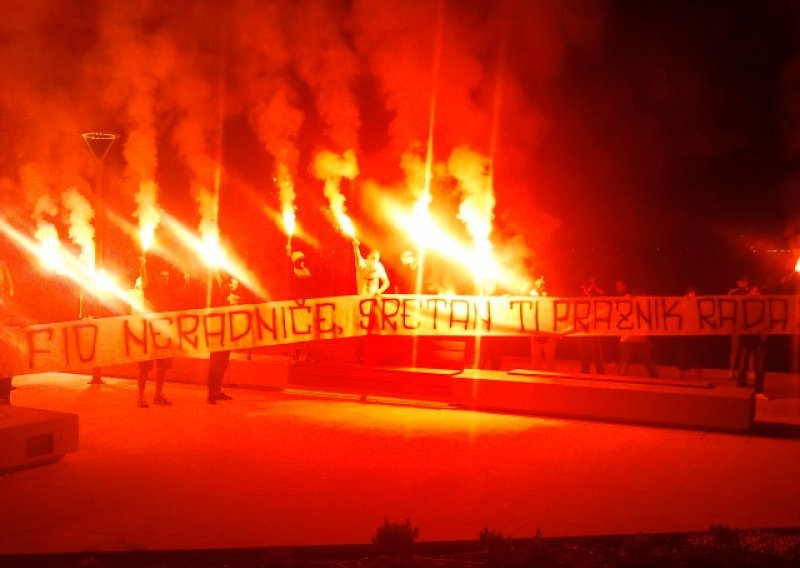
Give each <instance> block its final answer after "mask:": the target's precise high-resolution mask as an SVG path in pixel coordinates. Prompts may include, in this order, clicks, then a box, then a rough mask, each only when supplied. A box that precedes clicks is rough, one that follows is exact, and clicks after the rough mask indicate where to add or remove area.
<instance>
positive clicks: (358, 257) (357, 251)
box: [353, 239, 364, 266]
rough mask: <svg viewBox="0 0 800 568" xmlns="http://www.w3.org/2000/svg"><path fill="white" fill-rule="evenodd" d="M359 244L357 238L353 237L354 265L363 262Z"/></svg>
mask: <svg viewBox="0 0 800 568" xmlns="http://www.w3.org/2000/svg"><path fill="white" fill-rule="evenodd" d="M360 244H361V243H359V242H358V240H357V239H353V254H354V255H355V257H356V266H360V265H361V264H362V263H363V262H364V257H363V256H361V247H360V246H359V245H360Z"/></svg>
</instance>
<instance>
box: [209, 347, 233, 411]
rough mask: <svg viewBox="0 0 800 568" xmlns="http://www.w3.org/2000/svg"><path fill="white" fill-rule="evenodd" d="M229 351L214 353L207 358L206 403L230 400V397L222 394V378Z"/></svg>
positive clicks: (226, 365)
mask: <svg viewBox="0 0 800 568" xmlns="http://www.w3.org/2000/svg"><path fill="white" fill-rule="evenodd" d="M230 356H231V352H230V351H216V352H214V353H212V354H211V355H210V356H209V358H208V377H207V382H208V402H210V403H212V404H213V403H214V402H216V401H217V400H230V398H231V397H230V396H229V395H227V394H225V393H223V392H222V377H223V376H224V375H225V370H226V369H227V368H228V360H229V358H230Z"/></svg>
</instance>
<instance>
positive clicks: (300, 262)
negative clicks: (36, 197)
mask: <svg viewBox="0 0 800 568" xmlns="http://www.w3.org/2000/svg"><path fill="white" fill-rule="evenodd" d="M352 245H353V257H354V265H353V268H354V274H355V287H354V289H355V291H356V293H358V294H360V295H366V296H379V295H381V294H383V293H385V292H387V291H389V290H391V291H392V292H395V293H414V292H415V291H417V290H419V289H420V281H419V263H418V259H417V257H416V255H415V254H414V252H413V251H410V250H407V251H404V252H403V253H402V255H401V257H400V263H399V268H397V269H396V270H395V272H394V285H393V283H392V281H390V278H389V274H388V272H387V270H386V268H385V267H384V265H383V263H382V262H381V258H380V253H379V252H378V251H377V250H370V251H368V252H367V254H366V256H364V255H363V254H362V250H361V243H360V242H359V241H358V240H355V239H354V240H353V242H352ZM286 267H287V269H286V273H285V274H286V278H285V280H286V282H287V283H288V286H287V293H286V294H285V297H286V299H303V298H309V297H315V296H317V295H319V294H318V292H319V290H318V283H317V279H318V277H320V276H322V274H321V272H324V271H322V270H318V269H317V268H316V267H315V266H313V261H312V262H309V258H308V257H307V256H306V253H305V252H304V251H303V250H299V249H297V248H293V247H292V245H291V243H290V244H288V245H287V246H286ZM200 280H201V279H197V278H191V277H190V276H189V275H188V274H186V273H184V272H181V271H179V270H176V267H175V266H172V265H169V264H167V263H165V262H164V261H162V260H160V259H156V260H155V261H147V260H146V259H145V258H144V257H142V258H141V259H140V264H139V274H138V278H137V279H136V284H135V286H134V288H133V289H132V290H131V301H130V305H131V306H132V310H133V311H139V312H146V311H151V312H164V311H173V310H180V309H186V308H192V307H198V306H201V305H206V306H226V305H235V304H239V303H250V302H253V301H257V299H256V298H255V296H253V295H252V294H251V293H250V292H249V291H248V290H245V289H244V288H243V287H242V285H241V283H240V282H239V280H238V279H236V278H235V277H233V276H231V275H229V274H223V273H221V272H220V271H219V270H209V272H208V278H207V279H206V281H205V282H203V281H200ZM530 293H531V294H532V295H537V296H547V295H548V293H549V292H548V289H547V284H546V282H545V279H544V278H543V277H539V278H537V279H536V280H535V281H534V283H533V287H532V289H531V291H530ZM201 294H202V295H203V296H204V300H199V299H198V296H199V295H201ZM580 294H581V295H583V296H587V297H594V296H619V297H631V296H633V295H639V292H638V291H635V290H634V291H631V290H629V289H628V286H627V285H626V283H625V282H624V281H623V280H616V281H615V283H614V287H613V291H612V292H611V293H610V294H607V293H606V291H605V290H604V289H603V288H601V287H600V286H599V284H598V282H597V280H596V279H595V278H589V279H587V280H586V282H585V283H584V284H583V285H582V286H581V287H580ZM695 294H696V293H695V290H694V289H693V288H689V289H687V290H686V295H687V296H689V297H691V296H694V295H695ZM729 294H730V295H732V296H735V295H752V294H759V290H758V288H757V287H755V286H753V285H751V284H750V282H749V279H748V278H747V277H744V276H742V277H740V278H739V279H738V280H737V284H736V287H735V288H733V289H732V290H730V292H729ZM13 295H14V283H13V280H12V277H11V273H10V271H9V269H8V266H7V265H6V263H5V262H0V324H2V326H5V324H6V321H7V319H8V314H7V311H6V305H7V302H8V300H9V299H10V298H11V297H13ZM376 324H377V322H376V321H375V319H374V318H371V319H370V330H369V333H372V332H374V331H375V329H373V328H374V327H376ZM315 339H316V338H315ZM559 340H560V337H559V336H558V335H556V334H546V333H538V334H534V335H532V336H531V339H530V356H531V364H532V367H533V368H534V369H537V370H542V371H551V372H552V371H555V370H556V357H557V353H558V346H559ZM681 341H682V342H683V343H682V345H681V348H680V349H679V351H678V357H679V360H678V365H677V366H678V368H679V373H680V375H679V376H680V378H681V379H687V378H694V379H697V380H699V379H702V369H703V365H702V363H701V361H700V357H699V355H700V353H699V350H698V347H697V343H696V342H695V341H692V338H685V339H682V340H681ZM575 342H576V344H577V347H578V357H579V360H580V371H581V373H585V374H591V373H594V374H599V375H604V374H606V373H607V372H608V366H607V360H608V355H609V353H607V352H608V351H609V344H608V340H607V339H605V338H601V337H593V336H586V337H580V338H577V339H576V340H575ZM486 344H487V346H486V350H487V356H486V357H483V353H482V354H481V355H482V357H481V359H482V360H483V363H482V366H486V367H489V368H492V367H495V368H496V367H498V366H499V360H500V353H499V352H498V351H497V348H496V347H492V343H491V342H490V341H487V342H486ZM364 345H365V343H364V342H363V341H361V342H359V343H358V349H357V356H358V358H359V361H361V360H362V358H363V350H364ZM614 352H615V353H617V352H618V364H617V365H616V367H615V369H614V374H617V375H628V374H629V373H630V371H631V366H632V365H634V364H639V365H642V366H643V367H644V369H645V370H646V371H647V374H648V375H649V376H650V377H652V378H658V377H659V369H658V367H657V366H656V364H655V361H654V357H653V343H652V341H651V340H650V338H648V337H647V336H644V335H636V334H633V333H628V334H622V335H621V336H620V337H619V343H618V350H617V349H616V348H615V349H614ZM765 354H766V337H765V336H762V335H758V334H743V335H735V336H733V337H732V338H731V351H730V370H731V378H732V379H735V380H736V381H737V384H738V385H739V386H742V387H744V386H747V384H748V372H749V371H751V370H752V373H753V376H754V377H753V386H754V389H755V392H756V393H757V394H758V395H759V396H763V395H764V377H765ZM290 356H291V361H292V363H303V362H315V361H317V359H318V355H317V342H316V341H313V340H312V341H308V342H304V343H297V344H293V345H292V346H291V347H290ZM229 360H230V351H216V352H213V353H211V355H210V357H209V364H208V370H207V376H206V383H207V386H208V392H207V400H208V402H209V403H210V404H216V403H217V402H218V401H225V400H230V399H231V397H230V395H228V394H227V393H225V392H224V391H223V390H222V383H223V377H224V374H225V372H226V370H227V368H228V364H229ZM171 367H172V360H171V359H170V358H160V359H155V360H147V361H142V362H140V363H139V365H138V390H137V393H138V396H137V405H138V406H139V407H141V408H148V407H149V406H150V405H151V404H153V405H157V406H169V405H171V404H172V402H171V401H170V400H169V398H167V396H166V394H165V392H164V389H165V386H164V385H165V380H166V377H167V373H168V371H169V369H170V368H171ZM153 371H154V382H155V387H154V392H153V396H152V399H150V400H151V402H148V400H147V398H146V388H147V383H148V381H149V380H150V375H151V372H153ZM12 388H13V387H12V385H11V379H10V378H0V404H2V403H4V402H6V403H7V402H8V401H9V400H10V391H11V389H12Z"/></svg>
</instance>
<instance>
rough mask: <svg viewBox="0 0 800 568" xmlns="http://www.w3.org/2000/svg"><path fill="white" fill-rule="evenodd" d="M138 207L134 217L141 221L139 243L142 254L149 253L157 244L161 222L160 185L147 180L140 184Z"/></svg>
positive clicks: (137, 195) (137, 196)
mask: <svg viewBox="0 0 800 568" xmlns="http://www.w3.org/2000/svg"><path fill="white" fill-rule="evenodd" d="M136 204H137V205H138V207H137V209H136V213H135V214H134V216H136V217H138V219H139V242H140V244H141V247H142V252H147V251H148V250H150V249H151V248H152V247H153V245H154V244H155V240H156V227H158V224H159V223H160V222H161V212H160V211H159V209H158V184H156V182H155V181H153V180H145V181H143V182H141V183H140V184H139V193H137V194H136Z"/></svg>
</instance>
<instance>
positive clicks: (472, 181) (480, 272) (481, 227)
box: [447, 146, 499, 285]
mask: <svg viewBox="0 0 800 568" xmlns="http://www.w3.org/2000/svg"><path fill="white" fill-rule="evenodd" d="M447 169H448V171H449V172H450V174H451V175H452V176H453V177H454V178H455V179H456V180H457V181H458V187H459V189H460V191H461V196H462V199H461V204H460V205H459V207H458V218H459V219H461V221H462V222H463V223H464V225H465V226H466V229H467V232H468V233H469V236H470V237H471V238H472V244H473V257H474V258H473V261H472V263H471V268H472V274H473V276H474V278H475V281H476V283H478V284H479V285H480V284H481V283H485V282H488V281H496V280H497V275H498V271H499V269H498V266H497V263H496V262H495V260H494V258H493V256H492V242H491V239H490V237H491V234H492V221H493V220H494V205H495V198H494V190H493V188H492V178H491V169H490V163H489V160H488V158H486V157H484V156H482V155H480V154H478V153H477V152H475V151H473V150H471V149H470V148H468V147H466V146H461V147H459V148H456V149H455V150H453V153H452V154H450V159H449V160H448V162H447Z"/></svg>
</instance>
